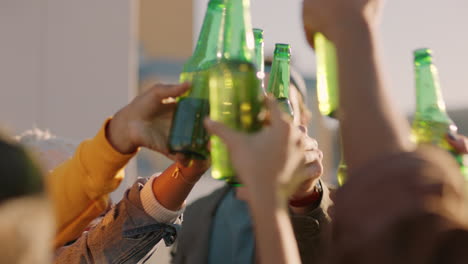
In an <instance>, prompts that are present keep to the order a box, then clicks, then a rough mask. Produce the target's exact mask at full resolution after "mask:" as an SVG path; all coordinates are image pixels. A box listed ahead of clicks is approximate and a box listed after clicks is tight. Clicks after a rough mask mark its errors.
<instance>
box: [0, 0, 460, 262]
mask: <svg viewBox="0 0 468 264" xmlns="http://www.w3.org/2000/svg"><path fill="white" fill-rule="evenodd" d="M207 2H208V0H193V1H168V0H140V1H137V0H99V1H95V0H2V1H0V89H1V90H0V91H1V92H0V124H1V126H2V127H3V128H4V129H6V130H7V131H9V132H10V133H12V134H18V133H20V132H22V131H24V130H26V129H31V128H33V127H38V128H41V129H49V130H50V131H51V132H52V133H53V134H56V135H59V136H61V137H65V138H69V139H73V140H75V141H81V140H83V139H85V138H88V137H92V136H93V135H94V133H96V132H97V130H98V129H99V127H100V126H101V124H102V122H103V121H104V120H105V118H106V117H108V116H110V115H112V114H113V113H114V112H116V111H117V110H118V109H119V108H120V107H122V106H124V105H125V104H126V103H127V102H129V100H131V99H132V98H133V97H134V96H135V95H137V94H138V93H140V92H141V91H143V90H144V89H145V88H147V87H148V86H149V85H151V84H152V83H154V82H177V80H178V75H179V73H180V70H181V69H182V65H183V63H184V61H185V60H186V59H187V58H188V57H189V56H190V55H191V52H192V49H193V46H194V43H195V42H196V39H197V37H198V32H199V29H200V27H201V23H202V20H203V17H204V13H205V8H206V4H207ZM251 2H252V20H253V26H254V27H259V28H263V29H264V30H265V44H266V45H265V55H266V56H267V57H270V56H271V55H272V52H273V48H274V44H275V43H277V42H283V43H290V44H291V45H292V49H293V64H294V65H295V66H296V67H297V68H298V69H299V70H300V72H301V73H302V74H303V75H304V78H305V79H306V81H307V84H308V87H307V88H308V90H309V93H308V96H309V98H308V99H309V100H308V103H309V107H310V108H312V109H314V108H315V107H316V106H315V97H314V96H315V57H314V54H313V51H312V50H311V49H310V48H309V47H308V45H307V43H306V41H305V38H304V36H303V32H302V22H301V3H302V1H301V0H288V1H285V0H283V1H281V0H252V1H251ZM467 12H468V2H467V1H463V0H445V1H438V0H411V1H407V0H392V1H387V6H386V9H385V13H384V16H383V20H382V25H381V28H382V34H381V40H382V42H383V44H384V54H385V62H386V65H387V69H388V70H389V76H387V77H388V79H389V80H390V81H391V84H392V85H391V96H392V97H393V98H394V99H395V102H396V104H397V107H398V109H399V110H400V111H402V112H404V113H405V114H407V116H408V117H409V118H410V116H411V114H412V113H413V111H414V101H415V97H414V78H413V66H412V51H413V50H414V49H416V48H421V47H430V48H432V49H433V50H434V55H435V60H436V64H437V66H438V68H439V72H440V78H441V83H442V91H443V94H444V97H445V100H446V103H447V107H448V109H449V110H450V115H451V117H452V118H453V119H454V121H455V122H456V123H457V124H458V126H459V129H460V132H461V133H464V134H468V88H467V85H466V84H467V83H468V74H466V73H465V71H466V69H467V66H466V65H465V64H466V62H467V61H468V52H466V51H465V50H466V47H467V46H468V35H466V34H464V32H466V26H467V25H468V16H466V13H467ZM356 65H359V61H356ZM314 120H315V121H317V118H316V119H314ZM314 120H313V122H312V124H311V127H310V131H311V136H313V137H318V140H319V145H320V146H322V149H324V152H325V156H326V157H327V159H326V165H327V167H326V174H327V175H326V177H327V179H328V181H329V182H331V183H333V182H334V179H333V175H335V166H336V163H337V159H338V157H339V155H338V153H337V149H338V148H337V145H336V127H337V124H336V123H335V122H333V121H330V122H328V121H327V122H325V123H324V124H325V126H326V127H325V130H321V131H322V133H319V132H318V131H319V130H318V129H317V124H318V122H314ZM323 131H327V132H326V133H324V132H323ZM169 163H170V162H169V161H168V160H167V159H165V158H164V157H161V156H159V155H156V154H153V153H149V152H147V151H142V152H141V153H140V154H139V156H138V159H137V161H134V162H133V163H132V164H131V165H130V166H129V169H128V174H127V176H128V177H127V178H126V182H124V184H123V185H122V187H121V188H120V189H119V190H118V191H117V192H116V193H115V194H114V198H117V199H118V197H120V196H121V194H122V191H123V190H124V189H125V188H126V187H127V186H129V185H130V184H131V183H132V182H133V181H134V180H135V178H136V175H140V176H150V175H151V174H153V173H154V172H157V171H160V170H163V169H164V168H165V167H166V166H167V165H168V164H169ZM221 184H222V183H220V182H215V181H212V180H210V178H209V177H204V178H203V180H202V181H201V182H200V183H199V184H198V185H197V187H196V189H195V190H194V192H193V194H192V195H191V197H190V199H189V202H190V201H192V200H193V199H195V198H197V197H200V196H202V195H204V194H207V193H208V192H210V191H211V190H212V189H213V188H215V187H216V186H219V185H221ZM155 258H159V259H158V263H167V261H168V256H167V250H163V246H161V248H160V249H159V250H158V251H157V256H155V257H154V258H153V259H155Z"/></svg>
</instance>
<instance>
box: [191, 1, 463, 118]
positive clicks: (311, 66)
mask: <svg viewBox="0 0 468 264" xmlns="http://www.w3.org/2000/svg"><path fill="white" fill-rule="evenodd" d="M207 2H208V1H207V0H194V3H195V11H194V12H195V23H194V27H195V32H199V28H200V26H201V23H202V20H203V16H204V13H205V8H206V4H207ZM251 4H252V21H253V26H254V27H260V28H263V29H264V30H265V44H266V45H265V48H266V50H265V55H271V54H272V52H273V48H274V44H275V43H277V42H283V43H284V42H286V43H290V44H291V45H292V49H293V60H294V63H295V65H296V66H298V67H299V69H300V70H301V71H302V72H303V73H304V74H305V75H307V76H314V74H315V57H314V55H313V52H312V50H311V49H310V48H309V47H308V46H307V43H306V42H305V39H304V36H303V32H302V20H301V19H302V18H301V4H302V1H301V0H251ZM467 14H468V1H466V0H387V1H386V6H385V12H384V16H383V20H382V26H381V29H382V34H381V40H382V42H383V44H384V49H383V52H384V55H385V56H384V58H385V60H384V62H385V63H386V69H388V70H389V71H388V72H389V76H388V77H389V78H388V79H389V80H390V81H391V84H392V85H391V96H392V97H394V98H395V99H397V100H396V102H397V103H398V107H399V108H400V109H401V110H402V111H407V112H412V111H413V108H414V84H413V83H414V79H413V66H412V50H414V49H416V48H420V47H429V48H432V49H433V50H434V56H435V61H436V64H437V66H438V68H439V72H440V79H441V83H442V92H443V94H444V97H445V100H446V102H447V107H449V108H462V107H465V108H468V28H467V27H468V15H467ZM196 35H198V33H197V34H196ZM357 63H358V62H357Z"/></svg>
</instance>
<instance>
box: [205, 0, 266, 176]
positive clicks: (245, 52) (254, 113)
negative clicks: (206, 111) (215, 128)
mask: <svg viewBox="0 0 468 264" xmlns="http://www.w3.org/2000/svg"><path fill="white" fill-rule="evenodd" d="M254 54H255V53H254V36H253V33H252V26H251V22H250V0H228V4H227V6H226V22H225V25H224V47H223V56H222V58H221V59H220V60H219V61H218V63H217V64H216V65H215V66H214V67H213V68H212V69H211V72H210V118H211V119H212V120H215V121H218V122H221V123H223V124H225V125H226V126H228V127H230V128H231V129H235V130H237V131H243V132H247V133H250V132H255V131H258V130H260V129H261V121H260V120H259V113H260V111H261V109H262V93H261V92H260V80H259V79H258V77H257V68H256V67H255V56H254ZM211 166H212V167H211V174H212V177H213V178H215V179H219V180H224V181H226V182H228V183H230V184H232V185H238V184H239V182H238V180H237V179H236V177H235V175H236V174H235V171H234V169H233V167H232V165H231V162H230V157H229V153H228V151H227V149H226V146H225V145H224V144H223V143H222V142H221V140H220V139H219V138H218V137H216V136H212V137H211Z"/></svg>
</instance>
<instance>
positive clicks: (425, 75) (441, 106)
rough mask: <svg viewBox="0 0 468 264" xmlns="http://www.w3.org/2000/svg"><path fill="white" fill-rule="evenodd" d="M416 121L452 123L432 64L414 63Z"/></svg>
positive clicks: (435, 69) (437, 75)
mask: <svg viewBox="0 0 468 264" xmlns="http://www.w3.org/2000/svg"><path fill="white" fill-rule="evenodd" d="M415 74H416V116H415V118H416V119H421V120H427V121H435V122H442V123H452V121H451V119H450V118H449V117H448V115H447V110H446V108H445V102H444V99H443V97H442V92H441V89H440V82H439V74H438V72H437V68H436V67H435V65H434V64H433V63H418V62H416V63H415Z"/></svg>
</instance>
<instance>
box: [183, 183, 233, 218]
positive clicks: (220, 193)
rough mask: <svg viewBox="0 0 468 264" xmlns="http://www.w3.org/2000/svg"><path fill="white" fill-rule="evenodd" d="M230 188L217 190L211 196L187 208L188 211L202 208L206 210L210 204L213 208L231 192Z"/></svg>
mask: <svg viewBox="0 0 468 264" xmlns="http://www.w3.org/2000/svg"><path fill="white" fill-rule="evenodd" d="M229 188H230V187H229V186H222V187H219V188H218V189H215V190H214V191H213V192H211V193H210V194H208V195H206V196H203V197H201V198H199V199H197V200H195V201H194V202H192V203H191V204H189V205H188V206H187V209H186V212H187V211H193V210H195V211H196V210H199V209H200V208H206V207H207V206H209V205H210V204H212V205H213V206H214V205H216V204H217V203H218V202H219V201H220V200H221V199H222V198H223V197H224V195H226V193H227V192H228V191H229Z"/></svg>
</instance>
